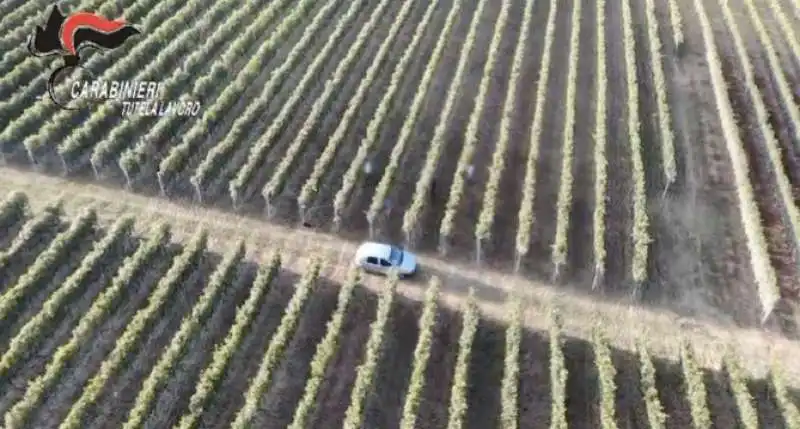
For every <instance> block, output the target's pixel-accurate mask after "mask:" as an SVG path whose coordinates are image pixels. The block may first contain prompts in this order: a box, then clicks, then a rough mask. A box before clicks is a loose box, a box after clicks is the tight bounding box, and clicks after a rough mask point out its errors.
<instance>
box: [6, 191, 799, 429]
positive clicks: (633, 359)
mask: <svg viewBox="0 0 800 429" xmlns="http://www.w3.org/2000/svg"><path fill="white" fill-rule="evenodd" d="M59 204H60V203H59V202H56V201H54V202H52V203H49V204H47V205H45V206H44V207H42V208H41V209H39V210H31V209H30V208H29V204H28V197H27V196H26V195H25V194H22V193H12V194H10V195H8V196H7V197H6V199H5V200H4V201H2V203H1V204H0V226H2V231H5V233H4V234H2V235H0V278H2V285H3V287H2V289H0V293H1V295H0V303H2V304H0V314H2V320H3V321H4V323H3V326H2V328H0V335H2V342H1V343H2V348H1V349H0V380H2V382H1V383H2V386H3V388H2V389H0V390H1V391H2V394H0V414H2V415H3V420H2V422H3V427H4V428H8V429H13V428H22V427H30V428H55V427H58V428H61V429H66V428H76V429H77V428H108V427H123V428H141V427H144V428H170V427H175V428H190V427H197V428H221V427H233V428H245V427H264V428H287V427H288V428H298V429H299V428H336V429H339V428H348V429H349V428H361V427H363V428H381V429H383V428H444V427H447V428H459V427H467V428H495V427H496V428H503V429H509V428H516V427H548V426H549V427H567V426H566V425H567V424H568V425H569V427H570V428H612V427H630V428H661V427H665V428H687V427H703V428H708V427H712V426H709V425H711V424H713V425H714V426H713V427H725V428H734V427H737V428H738V427H741V428H747V429H755V428H796V427H797V424H798V423H800V416H799V415H798V410H797V407H798V406H799V405H800V392H797V391H795V390H792V389H791V388H788V387H787V386H786V380H785V379H784V378H783V377H782V375H781V372H772V373H770V374H769V376H768V377H767V378H766V379H752V378H750V377H749V374H748V371H746V370H743V369H742V367H741V366H740V364H739V363H738V362H737V361H738V358H734V357H732V356H734V354H731V355H729V357H730V359H726V360H725V361H724V362H725V364H724V366H723V368H722V369H721V370H711V369H703V368H701V367H700V366H699V362H700V361H699V360H698V359H696V358H695V356H694V352H693V347H691V346H688V345H687V346H686V347H685V348H684V349H682V352H681V353H682V359H681V361H682V363H680V364H679V363H676V362H674V361H667V360H663V359H661V358H657V357H655V356H653V355H651V354H650V353H649V352H648V351H647V350H648V349H647V347H648V345H647V343H648V341H651V340H650V339H649V338H647V337H646V336H642V337H641V338H640V342H639V343H638V347H639V348H638V349H637V350H635V351H633V352H631V351H627V350H622V349H618V348H616V347H613V346H612V345H611V343H610V342H609V337H607V336H606V335H607V332H606V331H607V329H608V328H602V327H601V328H599V329H596V330H594V335H593V337H592V338H591V341H587V340H582V339H578V338H574V337H569V336H566V335H564V334H563V333H562V332H561V331H560V329H559V327H560V326H561V321H560V317H559V314H558V313H552V314H548V315H543V316H545V317H547V318H549V319H550V320H551V322H550V330H549V331H547V330H544V331H542V330H530V329H526V328H525V327H524V326H523V324H522V323H523V318H524V317H523V316H524V314H523V312H524V307H521V306H519V304H520V303H521V302H522V301H517V300H512V301H511V303H510V304H509V307H508V314H509V315H510V316H508V318H507V320H506V322H505V323H498V322H496V321H494V320H493V319H490V318H487V317H484V315H483V314H482V311H481V309H480V306H479V304H478V302H477V301H476V300H475V296H476V295H472V294H470V296H469V297H468V298H467V299H466V301H465V304H464V307H463V308H462V309H461V311H453V310H452V309H451V308H449V306H445V305H442V302H441V299H440V294H441V293H442V287H446V285H445V284H443V283H442V282H440V281H439V279H438V278H436V277H434V278H432V279H431V280H430V282H429V283H428V287H427V288H426V290H425V292H424V299H423V300H421V301H422V302H420V301H418V300H410V299H408V298H406V297H405V296H403V295H402V294H400V293H398V291H397V289H396V286H397V283H396V281H392V280H391V279H388V280H386V281H381V282H380V286H379V287H377V288H376V287H374V286H372V287H364V286H363V284H366V283H363V280H367V279H360V278H359V276H358V275H357V274H355V273H354V272H349V273H346V275H345V278H346V280H345V281H344V282H343V283H339V282H338V281H336V280H334V278H335V276H333V277H332V276H330V275H326V273H331V272H330V271H327V270H326V267H324V265H323V264H324V262H323V261H322V260H320V259H318V258H316V257H312V258H309V259H306V262H305V263H304V264H300V263H298V261H296V260H295V259H296V258H295V256H293V255H292V254H291V253H287V252H284V251H283V250H274V251H273V252H270V253H269V254H266V255H260V256H262V258H261V259H260V260H261V263H260V264H256V263H254V262H255V261H254V260H253V259H252V258H250V257H248V256H247V254H246V250H247V249H246V248H245V245H244V241H240V242H238V243H236V242H229V243H228V244H232V243H235V245H233V246H229V248H228V249H227V251H225V252H224V253H223V254H219V253H215V252H213V251H211V249H210V246H211V245H212V243H211V242H210V241H209V240H210V239H211V238H210V237H213V236H209V234H208V233H207V232H206V231H205V230H198V231H197V232H196V233H194V234H192V236H191V238H189V239H188V240H186V239H184V240H182V241H181V242H177V241H175V237H173V228H172V227H171V226H170V225H169V224H166V223H154V222H146V223H145V225H143V224H142V220H143V219H142V218H139V217H136V218H134V217H132V216H122V217H117V220H116V221H114V222H113V223H107V222H103V221H101V219H100V217H101V216H103V213H102V212H97V211H95V210H96V209H95V208H92V207H85V208H84V209H82V210H81V211H79V212H77V213H75V214H74V215H71V216H70V217H64V215H63V214H62V213H61V210H62V208H61V206H60V205H59ZM40 207H41V204H40ZM148 225H149V226H148ZM148 228H149V229H148ZM142 230H144V231H146V232H145V233H144V234H139V233H138V232H137V231H142ZM266 245H267V246H269V243H266ZM303 265H304V266H303ZM289 267H291V268H289ZM327 268H330V267H327ZM373 280H375V279H373ZM529 311H530V310H529ZM367 321H369V323H365V322H367ZM608 334H612V335H615V334H613V333H611V332H608ZM731 352H733V353H737V351H736V350H733V349H732V350H731ZM548 422H549V423H548Z"/></svg>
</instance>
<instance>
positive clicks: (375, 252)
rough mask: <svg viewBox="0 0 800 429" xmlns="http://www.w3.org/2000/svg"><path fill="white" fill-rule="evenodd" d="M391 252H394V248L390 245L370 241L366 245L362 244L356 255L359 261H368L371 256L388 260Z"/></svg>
mask: <svg viewBox="0 0 800 429" xmlns="http://www.w3.org/2000/svg"><path fill="white" fill-rule="evenodd" d="M391 252H392V246H391V245H389V244H384V243H376V242H373V241H368V242H366V243H363V244H361V246H359V247H358V251H356V255H357V256H358V258H359V259H366V258H367V257H369V256H375V257H378V258H384V259H388V258H389V255H390V254H391Z"/></svg>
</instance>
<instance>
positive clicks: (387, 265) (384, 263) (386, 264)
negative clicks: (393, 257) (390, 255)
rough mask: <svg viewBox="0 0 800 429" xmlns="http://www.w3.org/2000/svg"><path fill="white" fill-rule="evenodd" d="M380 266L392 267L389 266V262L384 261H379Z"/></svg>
mask: <svg viewBox="0 0 800 429" xmlns="http://www.w3.org/2000/svg"><path fill="white" fill-rule="evenodd" d="M381 265H383V266H384V267H391V266H392V264H390V263H389V261H387V260H386V259H381Z"/></svg>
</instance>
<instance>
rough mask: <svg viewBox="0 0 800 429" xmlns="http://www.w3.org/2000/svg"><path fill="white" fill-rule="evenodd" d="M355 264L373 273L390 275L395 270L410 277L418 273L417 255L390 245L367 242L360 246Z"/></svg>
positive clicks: (403, 275) (402, 275)
mask: <svg viewBox="0 0 800 429" xmlns="http://www.w3.org/2000/svg"><path fill="white" fill-rule="evenodd" d="M354 262H355V264H356V265H357V266H359V267H361V268H363V269H364V270H365V271H369V272H373V273H380V274H388V273H389V272H390V271H391V270H393V269H394V270H397V271H398V274H400V276H401V277H408V276H411V275H413V274H414V273H415V272H416V271H417V257H416V255H414V254H413V253H411V252H408V251H405V250H403V249H401V248H399V247H397V246H392V245H390V244H383V243H375V242H366V243H364V244H362V245H361V246H359V248H358V250H357V251H356V257H355V261H354Z"/></svg>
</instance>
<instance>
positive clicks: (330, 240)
mask: <svg viewBox="0 0 800 429" xmlns="http://www.w3.org/2000/svg"><path fill="white" fill-rule="evenodd" d="M12 190H19V191H23V192H25V193H27V194H28V195H29V197H30V198H31V199H32V201H31V204H32V205H33V208H34V209H37V208H40V207H41V206H43V205H45V204H46V203H48V202H51V201H53V200H54V199H58V198H61V199H62V200H63V202H64V209H65V211H66V212H67V214H74V213H75V212H77V211H79V210H81V209H83V208H84V207H87V206H93V207H95V208H96V210H97V212H98V215H99V217H100V219H101V222H105V223H108V222H111V221H113V220H114V219H116V218H117V217H119V216H121V215H123V214H128V215H132V216H135V217H136V221H137V223H136V227H137V228H138V229H140V230H147V229H149V228H151V227H152V225H153V224H154V223H157V222H168V223H169V224H171V225H172V228H173V235H174V239H175V240H183V239H186V238H187V237H189V236H190V235H191V234H192V233H193V232H194V231H196V230H197V228H199V227H203V228H206V229H207V230H208V232H209V246H210V247H212V248H214V249H215V250H224V249H227V248H229V247H230V246H231V245H232V244H233V243H234V242H235V241H237V240H238V239H244V240H246V242H247V245H248V253H249V257H250V258H251V259H255V260H261V259H263V258H265V257H267V256H268V255H269V254H270V252H271V251H273V250H275V249H276V248H280V249H283V252H284V254H285V255H286V256H287V261H286V262H287V264H288V266H289V267H291V269H295V270H302V268H303V266H304V265H305V264H306V263H307V262H308V259H309V257H310V256H311V255H314V256H317V257H322V258H323V259H324V260H325V262H326V267H327V268H326V275H327V276H329V277H333V278H335V279H336V278H340V277H341V276H343V275H344V273H345V272H346V270H347V265H348V262H349V258H350V257H351V255H352V253H353V251H354V249H355V246H356V244H355V243H352V242H348V241H345V240H342V239H340V238H337V237H334V236H332V235H330V234H325V233H320V232H314V231H311V230H303V229H292V228H288V227H284V226H278V225H274V224H268V223H266V222H264V221H262V220H259V219H254V218H248V217H244V216H240V215H236V214H232V213H226V212H223V211H220V210H214V209H209V208H204V207H198V206H190V205H188V204H182V203H178V202H172V201H167V200H163V199H160V198H152V197H146V196H142V195H137V194H133V193H128V192H125V191H122V190H119V189H114V188H110V187H105V186H101V185H98V184H94V183H77V182H73V181H68V180H65V179H61V178H57V177H48V176H44V175H40V174H37V173H35V172H30V171H21V170H16V169H12V168H9V167H0V193H2V194H5V193H8V192H10V191H12ZM420 262H421V264H422V267H423V270H424V272H425V274H424V275H423V276H421V278H420V279H419V280H417V281H414V282H408V283H404V284H403V286H402V287H401V288H400V291H401V292H402V293H403V294H404V295H407V296H409V297H412V298H416V299H419V298H421V297H422V293H423V291H424V289H423V288H422V287H421V286H422V285H423V284H424V282H425V279H426V278H428V277H429V276H431V275H438V276H440V277H441V278H442V279H443V280H444V282H445V284H446V287H445V293H444V294H443V296H442V300H443V301H444V303H445V304H447V305H450V306H454V307H458V306H460V305H461V304H462V303H463V301H464V298H465V297H466V295H467V293H468V290H469V288H470V287H472V288H474V290H475V293H476V296H478V297H479V299H480V302H481V309H482V310H483V312H484V314H485V315H486V316H488V317H492V318H502V317H503V316H504V314H505V313H506V311H505V307H504V301H505V299H506V296H507V294H508V293H509V291H512V290H516V291H519V292H521V293H522V294H523V296H524V297H525V298H526V300H527V302H528V304H529V307H528V311H527V314H526V322H527V325H528V326H529V327H531V328H534V329H546V326H547V320H548V318H547V314H548V310H549V309H550V308H552V307H553V306H554V305H555V306H558V307H559V308H561V312H562V314H563V315H564V317H563V319H564V322H565V327H564V329H565V331H566V333H567V334H568V335H571V336H576V337H580V338H589V334H590V332H591V329H592V328H593V326H595V325H597V324H602V325H604V327H605V329H606V331H607V332H608V333H609V336H610V337H611V340H612V341H613V343H614V344H615V346H616V347H618V348H620V349H626V350H633V349H634V348H635V345H636V342H637V340H638V339H642V338H643V339H647V343H648V346H649V348H650V350H651V351H652V353H654V354H656V355H658V356H662V357H665V358H670V359H674V360H677V356H678V350H679V344H680V342H679V340H680V338H685V339H686V340H688V341H689V342H690V343H691V344H693V345H694V348H695V350H696V351H697V357H698V359H700V360H701V361H702V363H703V364H704V366H706V367H709V368H714V369H716V368H719V366H720V361H721V358H722V354H723V353H724V352H725V350H726V349H727V348H728V347H729V346H733V347H734V348H735V349H736V350H737V351H738V353H739V355H740V356H741V358H740V360H741V362H742V364H743V366H744V367H745V368H747V369H748V371H749V372H750V373H751V375H753V376H756V377H762V376H763V375H764V374H765V373H766V371H767V369H768V367H769V365H770V362H771V361H772V359H775V360H777V361H778V362H781V363H782V367H783V368H784V372H785V373H786V378H787V382H789V383H790V384H791V385H793V386H800V367H797V366H796V365H795V366H794V368H792V365H789V363H790V362H794V361H796V359H797V356H800V344H798V343H796V342H792V341H789V340H786V339H784V338H780V337H778V336H777V335H773V334H769V333H765V332H760V331H757V330H743V329H738V328H733V327H724V326H720V325H718V324H716V323H715V322H713V321H701V320H695V319H688V318H683V317H680V316H678V315H676V314H673V313H670V312H667V311H660V310H654V309H644V308H639V307H634V306H630V305H626V304H624V303H612V302H604V301H602V300H600V299H598V298H596V297H593V298H590V297H588V296H581V295H575V294H574V293H573V292H567V291H566V289H556V288H553V287H550V286H547V285H543V284H539V283H535V282H532V281H529V280H522V279H519V278H516V277H511V276H508V275H503V274H499V273H495V272H492V271H490V270H478V269H475V268H473V267H469V266H463V265H459V264H454V263H451V262H447V261H443V260H441V259H438V258H437V257H436V256H434V255H422V256H421V258H420ZM366 283H367V284H366V285H365V286H368V287H371V288H377V287H379V286H380V279H377V278H369V279H367V281H366Z"/></svg>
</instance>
